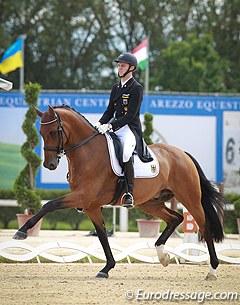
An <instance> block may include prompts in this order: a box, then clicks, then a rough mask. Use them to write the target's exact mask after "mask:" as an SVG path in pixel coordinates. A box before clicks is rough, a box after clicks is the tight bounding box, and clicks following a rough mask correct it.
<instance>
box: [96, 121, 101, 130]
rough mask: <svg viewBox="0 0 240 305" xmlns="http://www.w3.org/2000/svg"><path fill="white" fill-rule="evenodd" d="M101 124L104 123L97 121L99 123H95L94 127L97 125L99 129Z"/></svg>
mask: <svg viewBox="0 0 240 305" xmlns="http://www.w3.org/2000/svg"><path fill="white" fill-rule="evenodd" d="M100 125H102V124H101V123H100V122H97V123H95V124H94V127H95V128H96V129H98V127H99V126H100Z"/></svg>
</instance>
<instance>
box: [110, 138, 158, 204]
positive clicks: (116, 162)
mask: <svg viewBox="0 0 240 305" xmlns="http://www.w3.org/2000/svg"><path fill="white" fill-rule="evenodd" d="M105 137H106V139H107V145H108V151H109V156H110V163H111V167H112V170H113V172H114V174H115V175H117V176H118V177H119V178H118V181H117V185H116V189H115V194H114V196H113V198H112V200H111V202H110V203H109V204H111V205H114V204H116V203H117V202H118V200H119V198H120V196H121V194H122V193H123V192H124V189H125V188H126V180H125V177H124V175H123V159H122V156H123V154H122V151H123V148H122V144H121V141H120V139H119V138H118V137H117V135H116V134H115V133H114V132H108V133H105ZM145 146H146V147H145V148H144V149H145V150H146V149H147V153H148V155H149V156H150V157H151V158H150V159H152V161H151V162H143V161H141V160H140V158H139V156H138V154H137V152H136V151H134V153H133V167H134V177H135V178H154V177H156V176H157V175H158V174H159V163H158V160H157V158H156V156H155V154H154V153H153V151H152V150H151V149H150V148H149V147H147V145H146V144H145Z"/></svg>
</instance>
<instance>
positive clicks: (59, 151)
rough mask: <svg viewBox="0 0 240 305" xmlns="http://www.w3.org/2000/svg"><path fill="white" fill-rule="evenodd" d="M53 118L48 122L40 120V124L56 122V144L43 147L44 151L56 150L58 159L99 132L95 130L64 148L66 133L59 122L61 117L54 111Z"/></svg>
mask: <svg viewBox="0 0 240 305" xmlns="http://www.w3.org/2000/svg"><path fill="white" fill-rule="evenodd" d="M55 116H56V117H55V119H53V120H52V121H49V122H40V124H41V125H49V124H52V123H55V122H56V123H57V125H58V129H57V132H58V146H57V147H55V146H44V147H43V149H44V150H46V151H56V152H57V157H58V158H59V159H61V157H62V156H64V155H66V154H68V153H69V152H71V151H73V150H74V149H76V148H78V147H81V146H82V145H84V144H85V143H87V142H89V141H90V140H91V139H93V138H94V137H95V136H97V135H99V132H96V133H94V134H93V135H92V136H90V137H88V138H86V139H84V140H83V141H81V142H79V143H77V144H75V145H73V146H70V147H69V148H66V149H64V148H63V134H65V136H66V133H65V131H64V128H63V126H62V124H61V119H60V117H59V115H58V113H55Z"/></svg>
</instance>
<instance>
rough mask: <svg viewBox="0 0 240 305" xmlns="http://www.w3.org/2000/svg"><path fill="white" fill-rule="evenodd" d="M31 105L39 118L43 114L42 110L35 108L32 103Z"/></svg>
mask: <svg viewBox="0 0 240 305" xmlns="http://www.w3.org/2000/svg"><path fill="white" fill-rule="evenodd" d="M32 106H33V109H34V110H35V111H36V113H37V115H38V116H39V117H40V118H41V117H42V115H43V112H42V111H41V110H39V109H37V107H35V106H34V105H32Z"/></svg>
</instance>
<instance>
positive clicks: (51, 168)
mask: <svg viewBox="0 0 240 305" xmlns="http://www.w3.org/2000/svg"><path fill="white" fill-rule="evenodd" d="M48 168H49V169H50V170H53V169H55V168H56V165H55V164H53V163H50V164H49V167H48Z"/></svg>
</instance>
